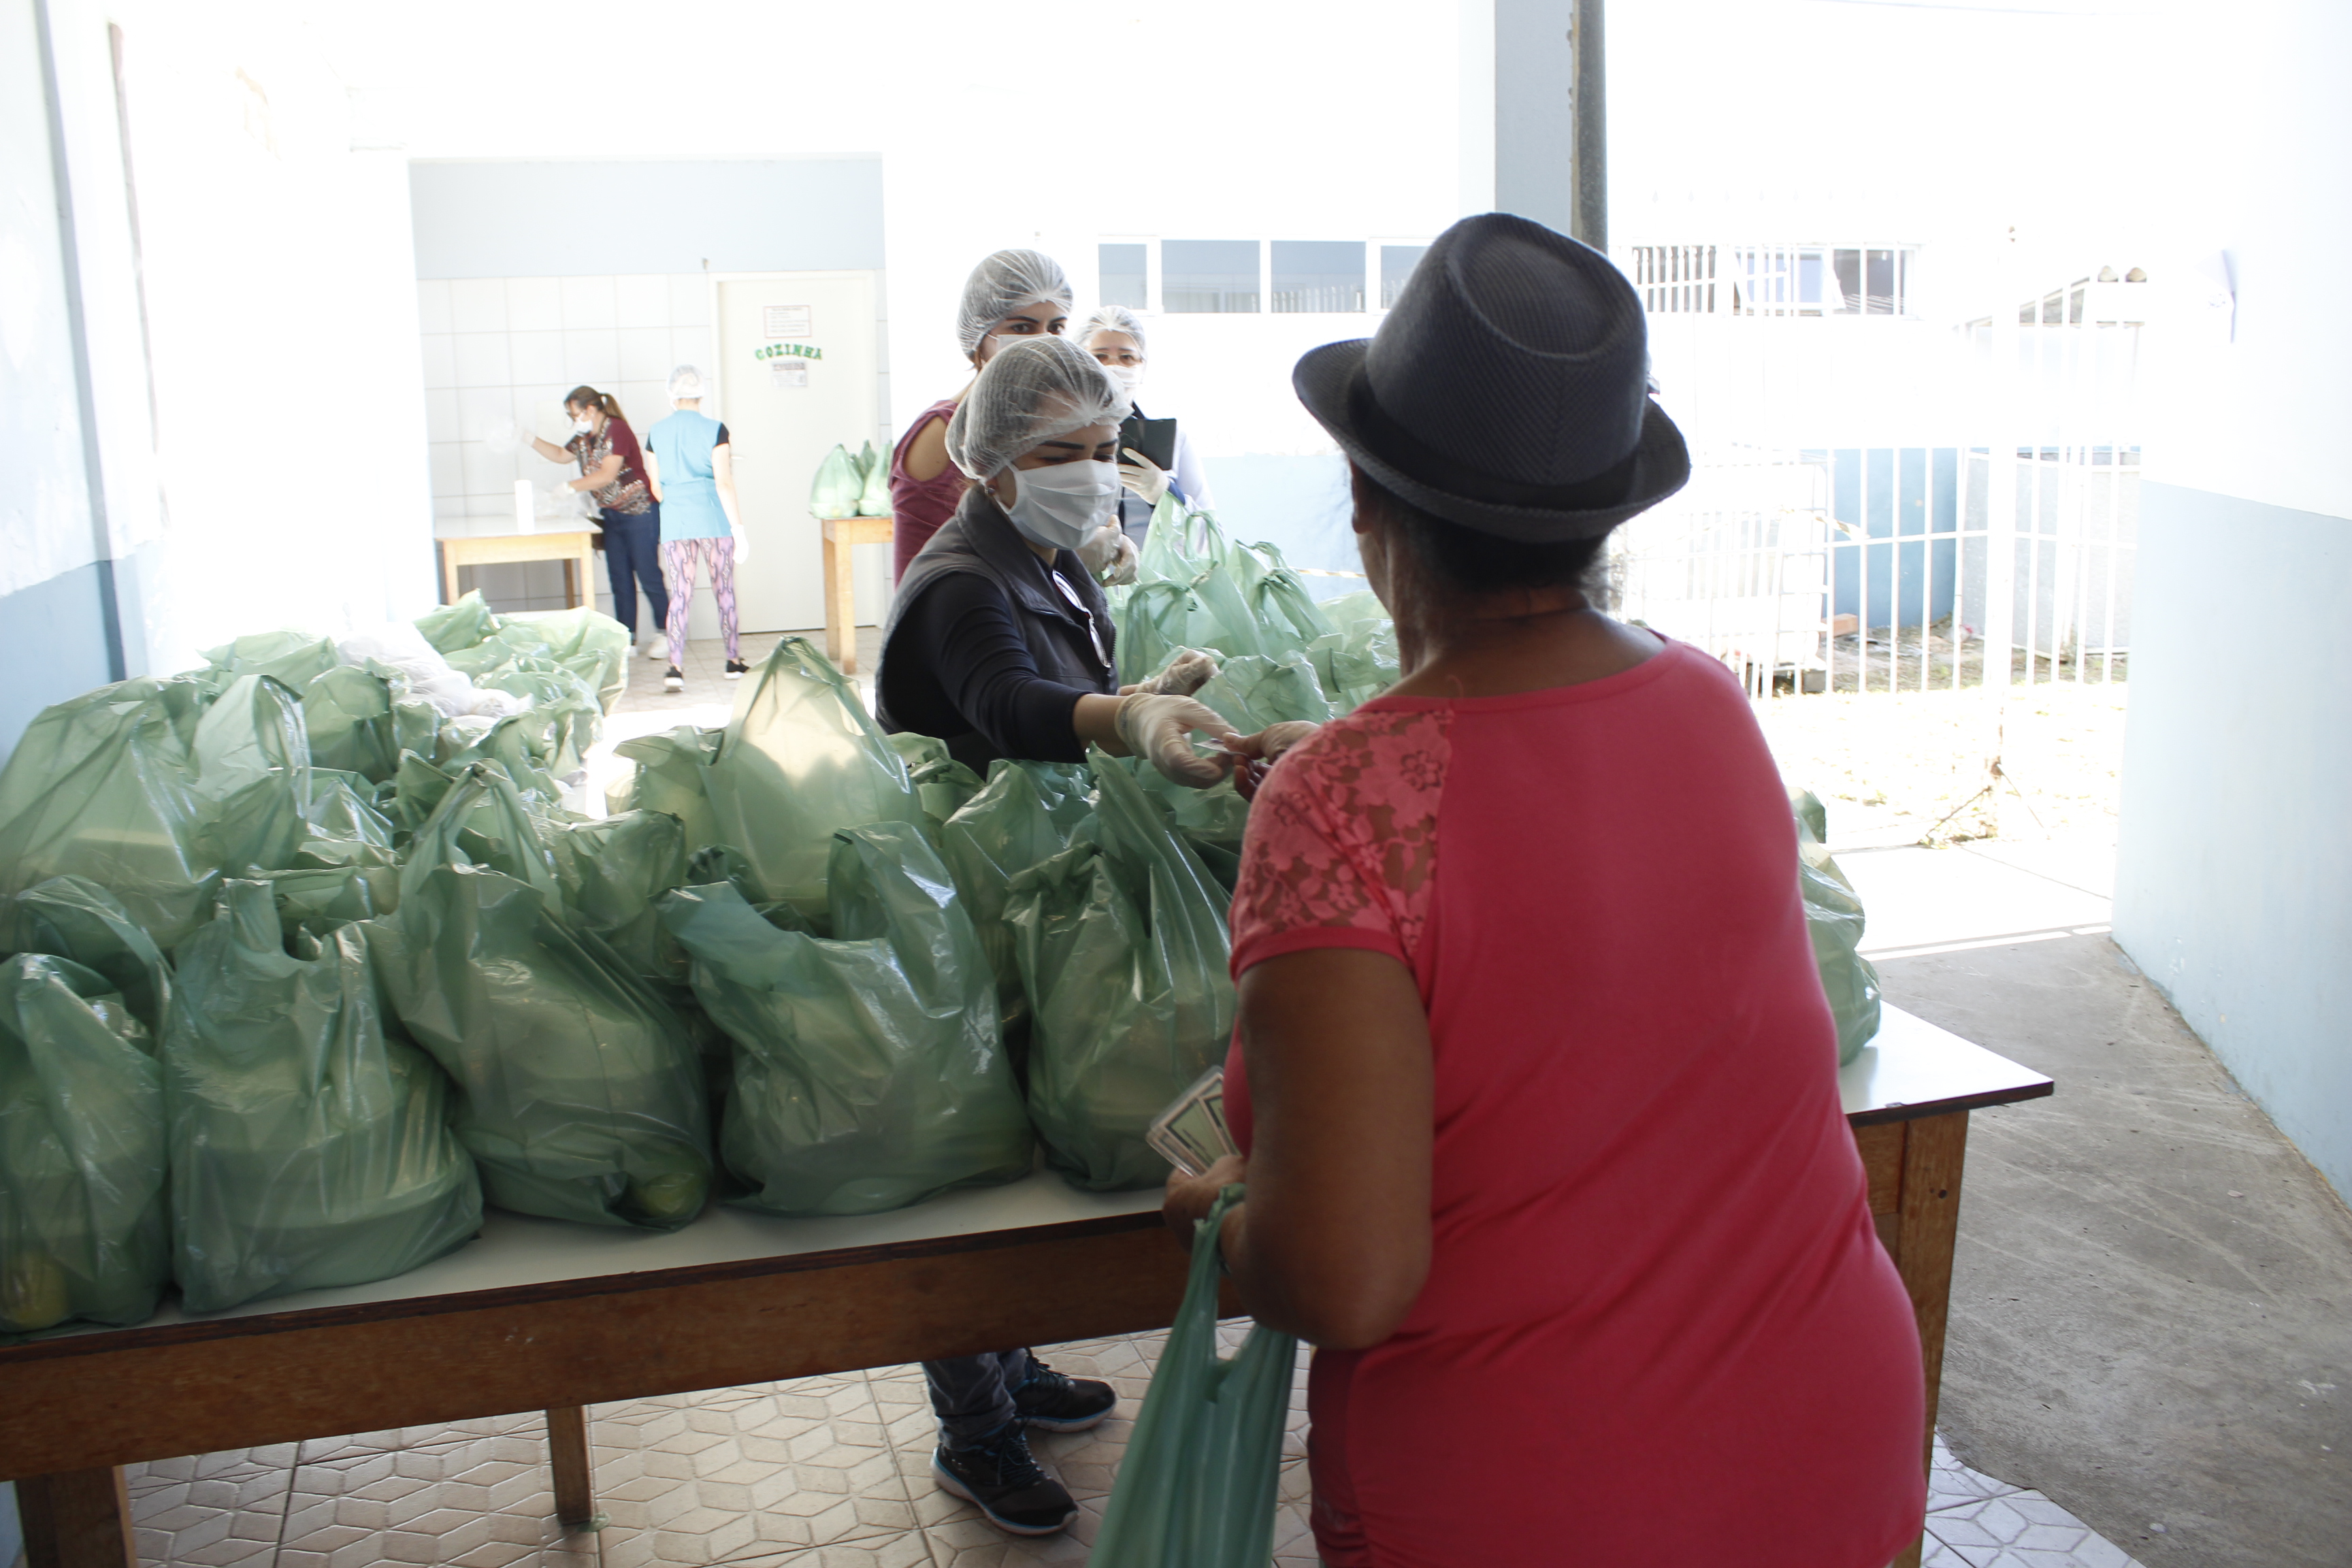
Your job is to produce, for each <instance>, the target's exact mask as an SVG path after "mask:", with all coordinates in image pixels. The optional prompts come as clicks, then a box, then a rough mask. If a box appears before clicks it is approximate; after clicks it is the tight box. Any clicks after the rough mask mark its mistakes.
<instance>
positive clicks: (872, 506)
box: [857, 441, 890, 517]
mask: <svg viewBox="0 0 2352 1568" xmlns="http://www.w3.org/2000/svg"><path fill="white" fill-rule="evenodd" d="M860 466H861V467H862V468H863V469H864V470H865V475H866V482H865V484H864V485H863V486H862V487H861V488H860V489H859V490H858V492H857V515H858V516H860V517H888V516H889V515H890V454H889V453H888V452H877V451H876V450H875V449H874V443H873V442H871V441H868V442H867V443H866V460H865V462H864V463H863V464H862V465H860Z"/></svg>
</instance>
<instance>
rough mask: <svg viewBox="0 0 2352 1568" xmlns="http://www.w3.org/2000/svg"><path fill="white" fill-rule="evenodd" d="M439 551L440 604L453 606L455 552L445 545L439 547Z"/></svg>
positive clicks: (454, 596) (454, 601)
mask: <svg viewBox="0 0 2352 1568" xmlns="http://www.w3.org/2000/svg"><path fill="white" fill-rule="evenodd" d="M440 550H441V602H442V603H443V604H445V605H454V604H456V603H457V552H456V551H455V550H452V549H451V548H449V546H448V545H447V544H446V543H445V544H442V545H441V546H440Z"/></svg>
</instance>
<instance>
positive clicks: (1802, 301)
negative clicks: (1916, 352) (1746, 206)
mask: <svg viewBox="0 0 2352 1568" xmlns="http://www.w3.org/2000/svg"><path fill="white" fill-rule="evenodd" d="M1650 248H1652V249H1669V248H1673V247H1650ZM1680 248H1682V249H1684V250H1685V251H1688V250H1694V249H1696V248H1699V247H1690V246H1685V247H1680ZM1640 251H1641V247H1636V249H1635V254H1636V255H1637V256H1638V255H1639V254H1640ZM1729 256H1730V261H1729V265H1728V267H1727V271H1728V272H1729V274H1730V276H1731V279H1732V289H1731V298H1730V306H1731V309H1732V310H1733V311H1734V312H1735V313H1736V314H1738V315H1742V316H1903V315H1908V314H1909V313H1910V299H1909V289H1910V272H1911V257H1912V251H1911V249H1910V248H1909V247H1903V246H1888V247H1885V248H1883V249H1874V248H1872V247H1867V246H1853V247H1844V246H1829V245H1822V246H1812V245H1797V246H1786V247H1781V246H1773V247H1754V248H1748V247H1738V248H1736V249H1734V250H1732V251H1731V252H1730V253H1729ZM1645 302H1646V297H1645ZM1661 308H1662V307H1660V306H1657V305H1651V306H1650V309H1652V310H1658V309H1661ZM1679 308H1680V309H1684V310H1705V309H1710V308H1711V307H1708V306H1703V305H1684V306H1681V307H1679Z"/></svg>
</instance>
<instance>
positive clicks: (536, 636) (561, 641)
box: [498, 605, 630, 713]
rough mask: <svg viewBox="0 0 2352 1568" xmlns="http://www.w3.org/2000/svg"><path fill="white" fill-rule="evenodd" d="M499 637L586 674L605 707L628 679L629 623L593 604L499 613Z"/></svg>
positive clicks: (607, 708)
mask: <svg viewBox="0 0 2352 1568" xmlns="http://www.w3.org/2000/svg"><path fill="white" fill-rule="evenodd" d="M498 635H499V637H500V638H501V639H503V640H505V641H508V642H510V643H513V644H514V645H515V646H516V647H521V648H527V649H530V650H532V651H539V652H543V653H545V654H546V656H547V657H548V658H552V659H554V660H555V661H556V662H557V663H558V664H561V665H562V666H563V668H566V669H569V670H571V671H572V673H574V674H575V675H578V676H581V677H582V678H583V679H586V680H587V682H588V684H589V686H590V687H591V688H593V689H594V690H595V692H596V695H597V700H598V703H599V705H600V707H601V708H602V709H603V710H604V712H607V713H609V712H611V711H612V710H613V704H614V703H615V702H618V701H619V700H621V693H622V692H623V691H624V690H625V689H627V688H628V684H629V653H630V647H629V628H628V627H626V626H623V625H622V624H621V623H620V622H618V621H616V620H614V618H613V617H612V616H608V615H606V614H604V612H603V611H602V610H599V609H597V608H596V607H595V606H594V605H574V606H572V608H571V609H568V610H520V611H516V612H513V613H511V614H509V615H504V616H499V630H498Z"/></svg>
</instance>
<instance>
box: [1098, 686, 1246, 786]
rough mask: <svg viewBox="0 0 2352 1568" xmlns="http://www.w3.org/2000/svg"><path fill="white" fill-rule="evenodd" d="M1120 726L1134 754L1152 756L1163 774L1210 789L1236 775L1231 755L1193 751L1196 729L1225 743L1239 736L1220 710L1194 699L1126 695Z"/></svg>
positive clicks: (1154, 694) (1141, 693) (1120, 735)
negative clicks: (1219, 715)
mask: <svg viewBox="0 0 2352 1568" xmlns="http://www.w3.org/2000/svg"><path fill="white" fill-rule="evenodd" d="M1115 727H1116V728H1117V730H1118V738H1119V739H1120V740H1121V741H1123V742H1126V743H1127V749H1128V750H1129V752H1133V753H1134V754H1135V755H1137V756H1139V757H1144V758H1148V759H1149V760H1150V763H1151V765H1152V766H1153V767H1155V768H1158V769H1159V770H1160V773H1162V774H1164V775H1166V776H1167V777H1168V778H1170V779H1171V780H1173V781H1174V782H1175V783H1177V784H1183V785H1185V786H1186V787H1188V788H1191V789H1207V788H1208V787H1209V786H1210V785H1212V784H1216V783H1217V782H1218V781H1220V780H1221V779H1223V777H1224V776H1225V774H1227V773H1230V772H1232V771H1233V766H1234V759H1233V756H1232V755H1231V754H1230V753H1227V754H1225V755H1223V756H1208V757H1204V756H1202V755H1201V754H1200V753H1199V752H1195V751H1194V750H1193V749H1192V734H1193V732H1194V731H1200V732H1202V733H1203V734H1207V735H1210V736H1213V737H1214V738H1215V739H1217V740H1220V741H1230V740H1233V739H1234V738H1236V733H1235V731H1234V727H1233V726H1232V725H1231V724H1228V723H1226V722H1225V721H1224V720H1223V719H1222V718H1220V717H1218V715H1217V710H1215V709H1213V708H1211V707H1208V706H1207V705H1206V704H1204V703H1200V702H1195V701H1193V700H1192V699H1191V698H1189V697H1165V696H1162V695H1160V693H1158V692H1156V691H1139V692H1137V693H1136V694H1135V695H1134V696H1132V697H1123V698H1121V699H1119V704H1118V720H1117V721H1116V725H1115Z"/></svg>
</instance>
